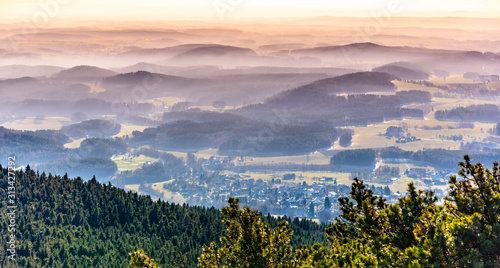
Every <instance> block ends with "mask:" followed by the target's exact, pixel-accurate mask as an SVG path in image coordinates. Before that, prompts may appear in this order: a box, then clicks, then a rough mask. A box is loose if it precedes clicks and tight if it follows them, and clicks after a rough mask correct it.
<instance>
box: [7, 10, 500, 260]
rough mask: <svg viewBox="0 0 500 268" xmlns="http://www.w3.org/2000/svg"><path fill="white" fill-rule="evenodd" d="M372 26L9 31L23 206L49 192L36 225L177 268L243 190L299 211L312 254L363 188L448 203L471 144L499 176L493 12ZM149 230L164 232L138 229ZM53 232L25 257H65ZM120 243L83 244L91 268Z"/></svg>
mask: <svg viewBox="0 0 500 268" xmlns="http://www.w3.org/2000/svg"><path fill="white" fill-rule="evenodd" d="M369 21H370V18H347V17H346V18H335V17H318V18H309V19H301V20H299V19H297V20H290V21H288V20H285V21H278V22H274V24H271V23H270V24H269V27H267V28H266V27H264V26H263V25H264V24H265V22H262V24H260V23H257V22H245V23H243V22H241V23H238V24H229V25H224V24H222V23H212V24H211V23H208V24H207V25H206V26H204V27H200V26H199V24H197V23H195V22H191V21H178V22H175V23H172V24H169V23H160V22H158V24H157V25H156V24H155V22H154V21H151V22H145V23H144V24H143V25H141V26H137V25H134V24H132V23H130V24H128V23H125V22H124V24H123V25H121V26H116V28H112V27H111V26H110V27H109V28H107V27H105V26H104V25H100V24H98V23H96V24H94V25H91V24H90V23H89V25H86V26H82V27H80V28H72V27H53V28H50V27H49V28H43V29H40V30H39V31H38V32H36V33H29V34H27V33H24V34H19V33H18V32H19V31H20V29H19V28H18V27H19V26H18V25H15V24H12V25H10V24H9V25H7V24H6V25H4V26H2V28H0V94H1V95H0V158H1V159H5V161H6V159H8V157H9V156H12V155H14V156H15V157H16V165H17V168H18V169H17V172H20V173H19V175H18V176H20V178H24V179H23V180H25V182H23V184H22V185H23V186H22V187H21V188H20V189H22V191H23V192H22V195H21V196H20V199H21V200H24V201H25V202H27V203H29V202H31V201H29V200H31V199H30V198H32V199H33V200H40V202H41V203H40V206H38V205H32V207H31V209H32V210H33V212H32V213H34V214H33V215H35V214H36V213H43V215H44V217H46V220H45V222H44V220H43V219H42V218H40V220H39V221H35V222H30V223H27V222H25V223H24V224H25V225H24V226H27V225H29V227H23V228H31V229H30V230H32V229H33V230H34V229H36V228H38V227H40V226H47V227H44V228H42V227H40V228H41V229H40V233H41V234H43V233H44V232H45V233H46V234H47V237H49V236H50V235H52V234H54V233H56V232H57V230H56V229H53V228H55V227H48V226H58V224H62V226H65V227H64V228H63V231H61V232H62V233H65V234H66V235H67V234H70V235H68V237H69V236H71V239H73V241H78V242H75V243H78V244H81V245H85V248H87V247H88V248H92V245H91V244H89V242H85V241H86V240H87V241H101V240H102V236H105V237H108V242H109V241H110V240H109V239H111V240H113V239H117V240H121V241H127V242H123V247H121V245H108V248H109V250H110V251H109V252H114V253H113V254H122V253H123V252H121V251H126V252H127V253H128V252H131V251H134V250H137V249H139V246H138V245H140V247H142V248H144V249H145V250H146V251H147V252H148V253H150V252H151V253H152V254H153V255H156V256H163V257H159V258H162V259H161V261H160V262H161V264H162V265H167V266H164V267H173V266H170V265H173V264H177V265H179V263H183V260H185V261H186V262H185V263H186V264H185V265H186V266H182V265H181V266H179V267H195V265H196V261H197V260H198V261H200V262H202V260H204V259H203V258H204V257H200V259H197V257H198V256H200V254H201V253H202V252H204V253H203V254H208V253H207V252H208V251H206V248H204V249H203V251H202V250H201V245H203V244H207V245H208V244H209V243H210V242H211V241H218V237H219V236H220V235H225V234H226V233H225V231H224V230H225V227H226V226H225V225H224V226H223V225H222V224H220V222H221V220H223V215H224V216H225V217H226V218H227V217H228V215H232V214H230V212H228V211H230V209H229V208H224V207H226V206H227V205H228V200H231V198H237V199H238V201H237V202H239V203H238V204H239V206H241V207H245V206H248V207H249V208H250V209H252V210H258V211H259V212H260V213H261V215H264V216H263V218H264V219H265V222H266V223H268V224H269V225H270V226H272V227H276V226H279V221H280V219H285V220H287V221H289V222H290V224H291V225H290V226H291V227H290V228H292V229H293V230H294V232H295V233H296V234H298V238H294V239H296V240H292V242H291V243H292V244H293V245H294V247H297V248H300V246H301V245H303V244H305V245H307V246H312V245H313V244H314V243H315V242H318V241H322V242H321V243H323V244H322V245H323V246H326V245H328V243H326V242H324V241H327V240H326V238H325V237H326V236H329V235H331V233H328V231H327V234H326V235H325V234H323V231H324V230H325V228H327V227H328V226H336V225H335V224H340V223H339V221H338V220H337V219H338V217H345V215H346V207H347V205H346V204H347V203H342V202H343V201H342V200H343V198H345V200H344V201H345V202H348V201H352V200H354V196H353V191H355V190H356V189H357V188H356V187H366V189H369V190H371V191H372V193H373V194H374V195H376V196H380V198H381V199H382V198H383V199H384V200H385V201H386V202H387V206H390V205H393V204H395V206H397V205H398V204H400V205H401V204H402V203H401V202H403V201H401V200H406V199H405V198H407V197H408V196H409V195H410V196H411V195H412V194H413V193H415V194H416V193H417V191H418V190H426V191H431V190H432V191H433V192H434V194H435V198H436V199H435V200H434V199H432V198H434V197H432V198H430V197H429V198H430V199H429V200H431V199H432V200H434V201H432V202H434V203H435V204H439V205H443V204H446V202H448V201H446V200H447V199H446V198H445V197H446V196H450V195H452V194H453V193H455V192H454V191H455V190H454V188H453V187H450V185H449V180H450V177H453V176H458V175H460V174H459V168H458V166H457V164H458V163H459V162H460V161H462V160H463V157H464V155H469V156H470V157H471V158H472V161H473V163H476V162H481V163H483V164H484V165H485V167H487V168H489V169H492V170H494V168H495V167H494V166H492V163H494V162H495V161H498V160H500V102H499V98H500V77H499V75H500V51H499V50H498V47H499V45H500V40H494V39H492V38H491V39H488V40H486V39H485V38H483V36H495V35H496V36H498V34H500V31H499V29H495V27H485V28H484V29H476V28H474V27H473V25H477V24H480V23H481V22H482V21H481V19H472V18H468V19H467V20H466V21H465V22H464V21H463V20H460V19H459V18H447V19H433V18H428V19H421V18H413V19H409V18H403V17H401V18H393V22H394V24H393V25H391V26H390V27H389V29H387V31H384V33H383V34H382V33H380V34H369V35H367V36H364V38H362V39H363V40H358V39H356V38H353V37H352V34H353V33H354V32H355V31H356V29H358V28H359V27H361V26H363V25H365V24H366V23H367V22H369ZM439 23H441V24H439ZM467 23H470V24H471V26H463V25H468V24H467ZM438 24H439V25H442V26H439V27H437V26H434V28H433V27H431V26H430V25H438ZM457 24H458V25H461V26H456V25H457ZM332 25H337V26H332ZM462 26H463V27H462ZM357 27H358V28H357ZM455 27H456V28H455ZM460 27H462V28H460ZM292 28H294V29H292ZM458 29H460V30H458ZM453 30H457V33H456V35H454V34H453V33H452V31H453ZM5 161H4V162H5ZM1 163H2V164H3V162H1ZM6 167H7V166H6V165H4V166H3V168H6ZM468 167H469V166H468ZM469 168H470V167H469ZM6 172H7V171H4V173H5V174H7V173H6ZM9 172H10V171H9ZM5 176H6V175H5ZM73 178H74V179H73ZM359 181H362V182H361V184H362V185H361V186H360V184H359ZM62 182H63V183H62ZM58 184H61V185H65V186H61V188H60V189H59V190H58V187H56V186H55V185H58ZM408 184H410V185H411V186H410V190H414V192H412V191H410V193H408V192H407V189H409V188H408V187H409V186H408ZM113 186H114V187H113ZM6 187H7V186H6ZM37 187H39V188H37ZM411 187H415V188H414V189H413V188H411ZM457 187H458V186H457ZM119 189H123V190H124V191H121V190H119ZM360 189H361V188H360ZM362 189H364V188H362ZM51 191H54V192H57V191H59V192H58V193H60V196H59V195H58V196H57V197H50V193H51ZM93 192H95V194H96V195H99V198H97V197H92V193H93ZM71 196H73V197H74V198H75V201H70V200H73V199H71ZM422 196H423V195H422ZM28 197H29V198H28ZM98 200H100V201H98ZM102 200H108V201H102ZM109 200H111V201H109ZM157 200H159V201H158V202H156V201H157ZM337 200H339V202H337ZM373 200H376V199H373ZM80 201H81V202H83V203H82V204H86V205H85V207H82V208H78V209H72V207H73V206H79V203H78V202H80ZM385 201H384V202H385ZM37 202H38V201H37ZM44 202H48V203H47V204H45V203H44ZM66 202H67V204H68V205H63V203H66ZM73 202H74V203H73ZM234 202H236V201H234ZM373 202H375V201H373ZM426 202H427V201H426ZM429 202H430V201H429ZM106 203H107V204H106ZM33 204H35V203H33ZM90 204H91V205H90ZM131 204H133V205H131ZM176 204H179V205H181V206H177V205H176ZM230 205H231V202H230ZM233 205H234V204H233ZM372 205H373V207H374V208H375V207H376V205H375V203H374V204H372ZM133 206H137V209H141V210H143V211H148V214H147V215H148V216H143V215H142V216H141V215H140V213H139V212H137V211H136V210H134V208H133ZM384 206H385V205H384ZM401 206H403V205H401ZM47 207H52V208H53V210H52V212H51V211H50V210H48V209H47ZM222 208H224V209H223V210H222V212H223V215H220V214H218V213H219V212H218V210H219V209H222ZM384 208H385V207H383V206H380V207H377V209H380V210H382V209H384ZM233 209H234V207H233ZM118 210H119V212H118ZM54 211H58V213H62V214H61V215H66V214H67V215H72V216H67V217H66V218H65V216H62V217H61V216H59V217H58V216H57V215H56V214H54V215H52V213H54ZM30 213H31V212H30ZM224 213H226V214H227V215H226V214H224ZM242 213H243V212H242ZM359 213H360V215H361V214H362V212H359ZM115 214H116V215H121V216H120V217H118V218H116V219H115V218H113V217H112V216H109V215H115ZM166 214H169V215H177V216H175V217H177V218H176V219H179V221H176V222H175V223H174V222H172V221H170V219H167V218H164V217H166V216H162V215H166ZM30 215H31V214H30ZM36 215H38V214H36ZM40 215H42V214H40ZM182 215H184V216H182ZM186 215H188V216H186ZM266 215H268V216H267V218H266ZM363 215H364V214H363ZM21 217H28V216H21ZM30 217H31V216H30ZM40 217H41V216H40ZM183 217H184V218H183ZM185 217H189V219H193V220H192V221H189V220H187V219H186V218H185ZM146 218H147V220H146ZM180 219H182V221H183V223H182V224H180V223H179V222H180ZM306 219H307V220H306ZM51 221H52V222H51ZM130 221H133V222H142V223H141V224H137V225H133V224H128V223H127V222H130ZM146 221H147V222H146ZM209 222H217V223H216V224H215V223H214V225H210V226H211V227H210V229H203V228H204V225H207V224H208V223H209ZM26 224H27V225H26ZM44 224H46V225H44ZM89 226H90V227H89ZM109 226H120V227H119V228H118V227H117V228H118V229H119V230H118V229H116V230H118V231H116V232H115V231H110V230H111V229H107V228H108V227H109ZM166 226H168V228H167V227H166ZM187 226H189V227H187ZM2 228H3V227H2ZM72 228H75V230H73V229H72ZM85 228H86V230H87V231H88V230H89V228H90V229H92V228H95V229H92V230H97V231H95V233H92V232H89V233H87V232H85V231H83V230H84V229H85ZM109 228H111V227H109ZM113 228H114V227H113ZM228 228H229V227H228ZM277 228H278V227H277ZM37 230H38V229H37ZM194 230H196V231H194ZM228 230H229V229H228ZM327 230H329V229H327ZM332 230H333V229H332ZM25 232H27V231H25ZM139 232H140V233H141V235H142V236H145V237H151V240H147V241H146V240H143V239H145V238H144V237H142V236H141V235H138V236H137V237H130V236H129V234H130V233H134V235H137V234H138V233H139ZM332 232H333V231H332ZM415 232H416V231H415ZM75 233H76V234H80V236H78V235H76V236H75V237H73V236H74V234H75ZM26 235H28V234H26ZM337 235H338V236H339V234H337ZM193 237H194V238H193ZM339 237H340V236H339ZM44 239H45V238H43V237H40V238H36V239H35V238H33V237H32V238H30V241H36V242H30V243H29V244H25V245H23V246H22V247H21V248H20V249H19V252H20V253H19V254H21V255H23V254H24V256H30V254H31V253H29V252H31V251H30V249H31V250H34V249H35V248H36V252H38V253H36V254H38V255H37V256H38V257H26V258H28V259H29V258H31V259H30V260H31V261H32V262H33V260H35V263H36V262H37V261H36V260H39V261H40V263H42V260H43V265H44V267H52V266H51V265H55V264H54V263H59V262H57V261H56V259H54V260H52V257H49V256H51V255H50V253H49V252H48V251H46V249H42V247H43V246H41V245H40V243H42V244H43V243H48V244H50V245H51V247H56V248H57V247H59V245H55V244H51V243H52V242H50V241H49V240H44ZM68 239H70V238H68ZM71 239H70V240H71ZM148 239H149V238H148ZM323 240H324V241H323ZM113 241H114V240H113ZM131 241H135V242H131ZM138 241H139V242H138ZM182 241H187V242H186V243H185V244H183V242H182ZM136 242H137V243H136ZM96 243H97V242H96ZM99 243H100V242H99ZM162 243H164V244H165V245H167V246H166V248H162V246H161V245H162ZM217 243H218V242H217ZM221 243H222V242H221ZM132 244H133V245H135V246H131V245H132ZM218 245H219V244H218ZM120 247H121V248H120ZM104 248H105V247H104V246H103V247H102V248H95V249H92V250H91V251H92V252H93V253H89V252H90V251H88V250H90V249H82V246H80V249H78V248H75V249H74V252H72V253H71V254H73V255H74V256H77V255H78V256H85V255H88V256H94V257H89V258H88V260H87V259H86V260H84V262H83V263H85V265H88V266H87V267H123V265H126V264H127V263H128V260H125V259H126V258H128V256H125V259H124V260H121V259H120V260H119V261H117V260H118V259H117V258H116V257H115V256H114V255H113V256H111V255H108V256H107V257H105V258H104V257H103V258H104V259H106V263H107V264H105V265H104V264H102V262H103V260H104V259H102V258H101V259H98V260H96V259H95V256H106V254H107V253H105V249H104ZM313 248H314V246H313ZM167 249H168V250H167ZM174 249H175V250H174ZM23 250H24V251H23ZM39 252H43V253H39ZM61 252H62V250H61ZM64 252H66V251H64ZM76 252H78V253H76ZM117 252H118V253H117ZM40 254H41V255H40ZM61 254H63V253H61ZM64 254H66V253H64ZM125 255H126V254H125ZM164 256H168V257H164ZM202 256H208V255H202ZM37 258H39V259H37ZM44 258H45V259H44ZM60 258H61V260H63V259H64V258H67V256H66V255H65V256H64V257H60ZM132 259H133V257H132ZM205 261H207V262H208V260H205ZM28 263H29V261H28ZM75 263H76V262H75ZM23 264H24V265H26V267H28V264H27V263H26V262H23ZM32 264H33V263H32ZM58 265H59V264H58ZM82 265H83V264H82ZM379 265H381V264H380V263H379ZM0 266H1V265H0ZM30 267H31V266H30ZM33 267H42V266H33ZM53 267H59V266H53ZM61 267H63V266H61ZM65 267H72V266H65ZM75 267H76V266H75ZM131 267H132V266H131ZM137 267H139V266H137ZM141 267H142V266H141ZM144 267H146V266H144ZM148 267H149V266H148ZM151 267H153V266H151ZM204 267H209V266H204ZM214 267H215V266H214ZM249 267H261V266H249ZM262 267H263V266H262ZM266 267H267V266H266ZM269 267H271V266H269ZM272 267H274V266H272ZM280 267H281V266H280ZM283 267H288V266H283ZM290 267H292V266H290ZM301 267H302V266H301ZM304 267H305V266H304ZM307 267H309V266H307ZM310 267H320V266H310ZM321 267H323V266H321ZM324 267H333V266H324ZM335 267H337V266H335ZM339 267H340V266H339ZM380 267H382V266H380ZM386 267H388V266H386ZM401 267H403V266H401ZM415 267H417V266H415ZM418 267H420V266H418ZM424 267H426V266H424ZM450 267H455V266H450ZM456 267H461V266H456ZM491 267H493V266H491Z"/></svg>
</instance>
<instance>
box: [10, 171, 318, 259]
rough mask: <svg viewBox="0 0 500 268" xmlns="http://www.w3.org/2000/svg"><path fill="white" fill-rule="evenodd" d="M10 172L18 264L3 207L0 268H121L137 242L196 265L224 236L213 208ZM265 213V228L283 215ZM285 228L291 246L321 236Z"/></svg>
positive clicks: (299, 224) (305, 224) (298, 224)
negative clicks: (8, 244)
mask: <svg viewBox="0 0 500 268" xmlns="http://www.w3.org/2000/svg"><path fill="white" fill-rule="evenodd" d="M0 169H1V171H2V172H0V196H2V197H4V198H2V202H1V203H0V204H1V205H0V210H2V211H6V202H7V198H6V196H7V190H8V180H7V169H4V168H2V167H1V166H0ZM16 178H17V182H16V197H17V202H18V204H19V206H18V210H17V211H16V217H17V218H16V220H17V221H16V222H17V224H18V225H17V230H16V232H15V234H16V240H17V245H18V246H19V247H18V248H17V260H16V263H17V265H18V266H12V262H10V263H9V261H8V259H7V256H8V255H9V254H7V253H6V252H5V250H6V242H7V239H8V234H9V233H8V232H7V230H8V228H7V225H8V221H7V220H6V217H7V214H6V213H2V220H1V224H2V225H1V228H0V230H1V231H0V237H1V239H0V243H1V244H2V247H1V248H0V256H1V257H0V267H86V268H88V267H120V268H121V267H126V266H127V264H128V261H129V255H128V253H129V252H131V251H133V250H135V249H137V248H143V249H144V250H145V251H146V252H148V254H149V255H150V256H151V257H153V258H155V260H156V261H157V262H158V263H159V264H160V265H161V266H162V267H176V264H185V266H182V267H195V265H196V263H197V257H198V256H199V255H200V254H201V247H202V246H203V244H209V243H210V242H211V241H216V240H218V238H219V236H221V235H224V234H225V228H224V225H223V224H222V218H223V217H222V215H221V213H220V211H219V210H217V209H215V208H202V207H190V206H188V205H176V204H169V203H167V202H163V201H153V200H152V199H151V198H150V197H149V196H140V195H138V194H136V193H132V192H125V191H124V190H122V189H118V188H116V187H114V186H112V185H110V184H107V185H103V184H100V183H99V182H97V180H96V179H92V180H90V181H87V182H85V181H83V180H81V179H79V178H77V179H69V178H68V177H67V176H63V177H59V176H52V175H50V174H49V175H46V174H45V173H41V174H39V173H37V172H35V171H33V170H31V169H30V168H29V167H28V168H27V169H26V171H25V172H18V173H17V174H16ZM264 219H265V221H267V222H270V223H271V226H276V225H277V223H278V221H279V220H281V219H275V218H272V217H264ZM289 221H290V220H289ZM289 227H290V228H292V229H293V230H295V233H296V237H295V238H294V242H293V244H294V245H295V244H296V245H302V244H308V245H311V244H313V243H314V242H323V241H325V239H324V234H323V230H324V228H325V226H320V225H318V224H315V223H313V222H311V221H305V220H304V221H302V220H301V221H299V220H294V221H292V222H291V224H290V225H289ZM9 265H10V266H9Z"/></svg>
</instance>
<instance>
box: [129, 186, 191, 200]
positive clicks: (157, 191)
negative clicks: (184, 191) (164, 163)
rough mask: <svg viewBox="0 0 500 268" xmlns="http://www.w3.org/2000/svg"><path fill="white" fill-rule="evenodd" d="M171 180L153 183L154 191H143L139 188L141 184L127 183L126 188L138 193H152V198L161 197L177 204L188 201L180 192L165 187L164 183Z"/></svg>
mask: <svg viewBox="0 0 500 268" xmlns="http://www.w3.org/2000/svg"><path fill="white" fill-rule="evenodd" d="M170 182H171V181H164V182H159V183H153V184H151V188H152V189H153V190H154V193H149V192H148V193H145V192H141V191H140V190H139V187H140V184H130V185H125V190H126V191H128V190H130V191H133V192H137V193H138V194H146V195H150V196H151V198H153V199H158V198H160V199H161V200H164V201H168V202H172V203H177V204H183V203H185V202H186V198H184V197H183V196H181V195H179V194H175V193H172V192H171V191H169V190H166V189H163V185H164V184H166V183H170Z"/></svg>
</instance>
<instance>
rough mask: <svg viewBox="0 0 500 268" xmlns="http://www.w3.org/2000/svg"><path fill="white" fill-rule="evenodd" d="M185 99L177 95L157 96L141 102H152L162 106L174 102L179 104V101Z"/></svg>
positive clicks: (170, 104)
mask: <svg viewBox="0 0 500 268" xmlns="http://www.w3.org/2000/svg"><path fill="white" fill-rule="evenodd" d="M183 101H185V100H184V99H181V98H176V97H164V98H156V99H153V100H147V101H142V102H141V103H152V104H153V105H154V106H157V107H161V106H165V105H166V106H172V105H174V104H177V103H179V102H183Z"/></svg>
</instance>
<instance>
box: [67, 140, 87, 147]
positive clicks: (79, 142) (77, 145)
mask: <svg viewBox="0 0 500 268" xmlns="http://www.w3.org/2000/svg"><path fill="white" fill-rule="evenodd" d="M84 140H85V138H81V139H77V140H73V141H72V142H68V143H66V144H64V148H69V149H76V148H79V147H80V144H81V143H82V141H84Z"/></svg>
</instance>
